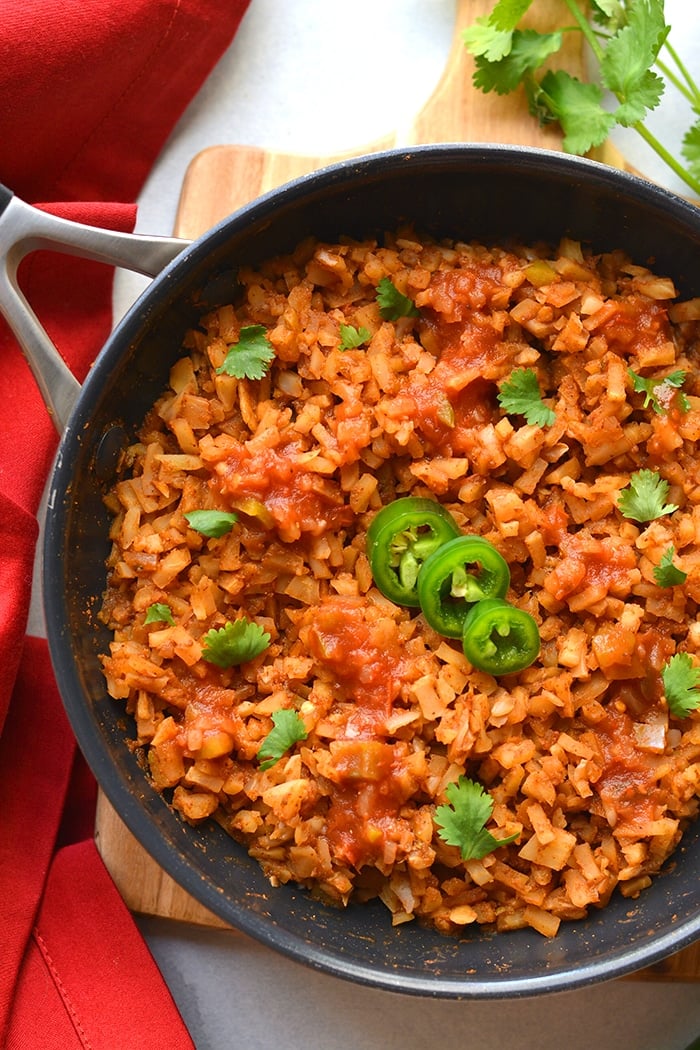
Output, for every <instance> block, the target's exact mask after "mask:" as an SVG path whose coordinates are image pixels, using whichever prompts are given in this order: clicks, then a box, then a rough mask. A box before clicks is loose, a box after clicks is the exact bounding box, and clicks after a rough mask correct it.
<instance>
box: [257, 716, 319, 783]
mask: <svg viewBox="0 0 700 1050" xmlns="http://www.w3.org/2000/svg"><path fill="white" fill-rule="evenodd" d="M272 723H273V726H274V728H273V729H271V730H270V732H269V733H268V734H267V736H266V737H265V739H264V740H263V742H262V744H261V745H260V748H259V749H258V760H259V761H260V769H261V770H265V769H270V767H271V766H274V764H275V762H279V760H280V759H281V758H282V756H283V755H284V753H285V751H289V749H290V747H293V746H294V744H296V743H297V742H298V741H299V740H306V738H307V736H308V735H309V734H308V732H307V729H306V726H305V725H304V721H303V719H302V717H301V715H299V714H298V713H297V712H296V711H294V710H293V709H292V708H289V707H283V708H282V709H281V710H280V711H275V712H274V714H273V715H272Z"/></svg>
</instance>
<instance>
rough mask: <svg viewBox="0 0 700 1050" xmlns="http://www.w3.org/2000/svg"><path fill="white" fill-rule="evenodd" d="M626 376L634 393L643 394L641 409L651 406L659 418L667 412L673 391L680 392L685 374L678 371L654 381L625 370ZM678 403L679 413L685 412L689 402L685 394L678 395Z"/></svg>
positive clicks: (651, 378)
mask: <svg viewBox="0 0 700 1050" xmlns="http://www.w3.org/2000/svg"><path fill="white" fill-rule="evenodd" d="M627 374H628V375H629V377H630V379H631V380H632V387H633V389H634V391H635V392H636V393H637V394H644V405H643V407H644V408H648V407H649V406H650V405H651V407H652V408H653V409H654V411H655V412H656V413H657V414H658V415H660V416H662V415H665V414H666V413H667V412H668V410H669V407H670V403H671V398H672V397H673V392H674V390H680V388H681V387H682V386H683V383H684V382H685V372H683V371H681V370H680V369H678V371H676V372H669V374H668V375H667V376H663V378H662V379H655V378H654V377H653V376H649V377H645V376H640V375H639V374H638V373H637V372H635V371H634V370H633V369H631V368H628V369H627ZM678 402H679V407H680V409H681V411H682V412H687V411H688V409H689V408H690V402H689V401H688V398H687V397H686V396H685V394H683V393H680V394H679V395H678Z"/></svg>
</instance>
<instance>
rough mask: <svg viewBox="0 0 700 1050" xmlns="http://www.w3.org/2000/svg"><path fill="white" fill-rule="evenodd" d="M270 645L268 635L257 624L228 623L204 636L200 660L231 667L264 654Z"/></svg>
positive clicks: (245, 621) (248, 621) (250, 622)
mask: <svg viewBox="0 0 700 1050" xmlns="http://www.w3.org/2000/svg"><path fill="white" fill-rule="evenodd" d="M269 644H270V635H269V634H268V633H267V631H265V630H264V629H263V628H262V627H261V626H260V624H259V623H254V622H253V621H252V620H248V619H246V618H245V616H243V617H241V619H240V620H234V621H233V622H231V621H229V622H228V623H226V624H225V625H224V626H223V627H221V628H219V629H218V630H217V629H216V628H212V630H211V631H207V633H206V634H205V635H204V646H205V647H204V649H202V659H203V660H206V661H207V662H208V663H210V664H216V666H217V667H233V666H234V665H235V664H244V663H246V662H247V661H248V660H253V659H254V658H255V657H256V656H259V655H260V653H264V652H265V650H266V649H267V647H268V645H269Z"/></svg>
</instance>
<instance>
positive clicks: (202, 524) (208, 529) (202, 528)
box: [184, 510, 238, 537]
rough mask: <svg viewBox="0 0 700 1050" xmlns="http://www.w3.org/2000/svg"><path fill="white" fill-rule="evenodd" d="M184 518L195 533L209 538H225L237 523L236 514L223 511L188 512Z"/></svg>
mask: <svg viewBox="0 0 700 1050" xmlns="http://www.w3.org/2000/svg"><path fill="white" fill-rule="evenodd" d="M184 518H185V520H186V521H187V524H188V525H189V526H190V528H192V529H194V530H195V532H201V533H202V535H203V536H210V537H219V536H225V535H226V533H227V532H230V531H231V529H232V528H233V526H234V525H235V524H236V522H237V521H238V516H237V515H236V514H230V513H228V511H224V510H189V511H187V513H186V514H185V515H184Z"/></svg>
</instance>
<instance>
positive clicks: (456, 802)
mask: <svg viewBox="0 0 700 1050" xmlns="http://www.w3.org/2000/svg"><path fill="white" fill-rule="evenodd" d="M445 794H446V795H447V798H448V800H449V805H447V804H445V805H442V806H438V807H437V809H436V810H435V816H434V818H433V819H434V821H435V823H436V824H437V826H438V835H439V836H440V838H441V839H442V840H443V842H446V843H447V844H448V845H449V846H459V849H460V852H461V854H462V859H463V860H481V858H482V857H485V856H486V854H487V853H492V852H493V851H494V850H495V849H498V847H499V846H507V845H508V843H509V842H514V841H515V839H517V837H518V836H517V835H509V836H508V838H505V839H497V838H495V837H494V836H493V835H492V834H491V832H490V831H487V829H486V823H487V821H488V820H489V818H490V817H491V814H492V812H493V799H492V798H491V796H490V795H489V794H488V793H487V792H486V791H484V789H483V787H482V786H481V784H479V783H477V782H476V781H474V780H469V779H468V778H467V777H464V776H461V777H460V778H459V780H458V781H457V783H456V784H455V783H452V784H448V785H447V788H446V789H445Z"/></svg>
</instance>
